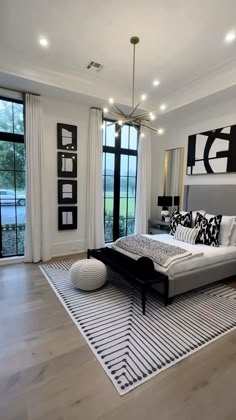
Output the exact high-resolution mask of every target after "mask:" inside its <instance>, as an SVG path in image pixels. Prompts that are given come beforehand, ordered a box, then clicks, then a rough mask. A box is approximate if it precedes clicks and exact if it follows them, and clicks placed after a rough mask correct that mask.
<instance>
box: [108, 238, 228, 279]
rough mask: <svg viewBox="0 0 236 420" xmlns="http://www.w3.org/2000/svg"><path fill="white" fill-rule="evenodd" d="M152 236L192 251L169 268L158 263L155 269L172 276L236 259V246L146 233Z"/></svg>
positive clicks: (128, 254)
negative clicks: (193, 242) (208, 243)
mask: <svg viewBox="0 0 236 420" xmlns="http://www.w3.org/2000/svg"><path fill="white" fill-rule="evenodd" d="M145 236H148V237H151V238H152V239H154V240H157V241H161V242H164V243H167V244H170V245H175V246H179V247H180V248H183V249H186V250H187V251H190V252H191V253H192V255H191V256H190V257H187V258H185V259H182V260H179V261H174V262H173V263H172V264H171V265H170V266H169V267H168V268H167V269H163V267H161V266H159V265H158V264H154V265H155V269H156V270H158V271H162V272H166V273H167V274H168V275H169V276H170V277H175V276H177V275H179V274H181V273H183V272H186V271H190V270H195V269H198V268H203V267H204V268H205V267H210V266H213V265H216V264H219V263H223V262H226V261H230V260H236V247H235V246H219V247H213V246H207V245H202V244H197V245H191V244H188V243H186V242H181V241H178V240H177V239H174V237H173V236H172V235H168V234H164V235H145ZM112 247H113V248H114V249H115V250H116V251H119V252H122V253H123V254H125V255H127V256H129V257H131V258H133V259H138V258H139V256H138V255H135V254H132V253H130V252H128V251H125V250H123V249H121V248H118V247H116V246H115V245H114V244H113V245H112Z"/></svg>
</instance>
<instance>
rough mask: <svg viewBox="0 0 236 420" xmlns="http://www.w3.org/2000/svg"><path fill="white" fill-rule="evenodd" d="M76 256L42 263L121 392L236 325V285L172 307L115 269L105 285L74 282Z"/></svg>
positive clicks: (188, 296) (198, 294)
mask: <svg viewBox="0 0 236 420" xmlns="http://www.w3.org/2000/svg"><path fill="white" fill-rule="evenodd" d="M73 262H75V260H69V261H66V262H60V263H53V264H43V265H41V266H40V268H41V270H42V272H43V274H44V275H45V277H46V278H47V280H48V282H49V284H50V285H51V287H52V288H53V290H54V291H55V293H56V294H57V296H58V298H59V299H60V301H61V302H62V304H63V305H64V307H65V308H66V310H67V311H68V313H69V314H70V316H71V318H72V319H73V321H74V322H75V324H76V325H77V327H78V328H79V330H80V332H81V334H82V335H83V336H84V338H85V340H86V341H87V343H88V344H89V346H90V347H91V349H92V350H93V352H94V353H95V355H96V357H97V359H98V360H99V361H100V363H101V364H102V366H103V368H104V369H105V371H106V373H107V374H108V376H109V377H110V379H111V381H112V382H113V384H114V385H115V387H116V389H117V390H118V392H119V394H120V395H123V394H125V393H127V392H129V391H131V390H132V389H133V388H135V387H137V386H138V385H140V384H142V383H143V382H145V381H147V380H148V379H150V378H152V377H153V376H155V375H157V374H158V373H160V372H161V371H163V370H164V369H167V368H168V367H170V366H172V365H173V364H175V363H177V362H178V361H180V360H182V359H184V358H185V357H187V356H189V355H190V354H192V353H194V352H196V351H197V350H200V349H201V348H203V347H204V346H206V345H208V344H210V343H211V342H212V341H214V340H216V339H218V338H219V337H221V336H223V335H224V334H226V333H227V332H229V331H232V330H233V329H234V328H235V327H236V290H235V289H232V288H231V287H229V286H226V285H223V284H220V285H214V286H211V287H208V288H205V289H202V290H200V291H195V292H190V293H187V294H185V295H183V296H180V297H176V298H175V299H174V301H173V303H172V304H171V305H169V306H167V307H165V306H164V305H163V303H162V302H161V300H158V298H157V297H156V296H152V295H149V296H148V298H147V305H146V315H145V316H143V315H142V311H141V301H140V292H139V291H138V290H137V289H135V288H133V287H131V286H130V285H129V284H128V283H127V282H126V281H125V280H124V279H122V278H121V277H120V276H119V275H117V274H116V273H114V272H111V271H110V272H109V280H108V283H107V285H106V286H104V287H103V288H102V289H100V290H97V291H93V292H82V291H79V290H76V289H74V288H73V286H72V285H71V284H70V280H69V269H70V267H71V265H72V264H73Z"/></svg>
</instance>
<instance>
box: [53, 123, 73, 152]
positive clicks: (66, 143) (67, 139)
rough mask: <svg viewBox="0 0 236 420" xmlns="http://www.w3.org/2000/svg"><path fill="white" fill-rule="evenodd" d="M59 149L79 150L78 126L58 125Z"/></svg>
mask: <svg viewBox="0 0 236 420" xmlns="http://www.w3.org/2000/svg"><path fill="white" fill-rule="evenodd" d="M57 148H58V149H63V150H72V151H76V150H77V126H76V125H69V124H61V123H57Z"/></svg>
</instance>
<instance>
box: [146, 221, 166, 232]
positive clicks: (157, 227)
mask: <svg viewBox="0 0 236 420" xmlns="http://www.w3.org/2000/svg"><path fill="white" fill-rule="evenodd" d="M163 233H170V222H165V221H164V220H161V219H149V220H148V234H149V235H160V234H163Z"/></svg>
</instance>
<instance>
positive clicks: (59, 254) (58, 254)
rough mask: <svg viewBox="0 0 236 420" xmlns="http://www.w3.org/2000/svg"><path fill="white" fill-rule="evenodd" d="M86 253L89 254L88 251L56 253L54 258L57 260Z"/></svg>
mask: <svg viewBox="0 0 236 420" xmlns="http://www.w3.org/2000/svg"><path fill="white" fill-rule="evenodd" d="M85 252H87V250H84V251H83V250H82V251H74V252H72V251H71V252H63V253H56V254H53V255H52V258H57V257H66V256H68V255H76V254H77V255H78V254H84V253H85Z"/></svg>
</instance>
